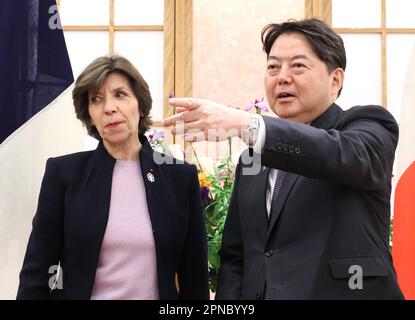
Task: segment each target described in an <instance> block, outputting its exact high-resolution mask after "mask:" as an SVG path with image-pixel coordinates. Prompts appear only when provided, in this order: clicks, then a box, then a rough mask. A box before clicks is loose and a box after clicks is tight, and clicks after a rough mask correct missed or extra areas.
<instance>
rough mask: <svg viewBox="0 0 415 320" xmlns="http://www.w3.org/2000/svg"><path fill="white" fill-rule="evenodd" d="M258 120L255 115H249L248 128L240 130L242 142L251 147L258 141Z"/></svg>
mask: <svg viewBox="0 0 415 320" xmlns="http://www.w3.org/2000/svg"><path fill="white" fill-rule="evenodd" d="M258 133H259V119H258V116H257V115H251V118H250V120H249V126H248V127H247V128H245V129H243V130H242V140H243V141H244V142H245V143H246V144H247V145H248V146H249V147H252V146H253V145H254V144H255V142H256V140H257V139H258Z"/></svg>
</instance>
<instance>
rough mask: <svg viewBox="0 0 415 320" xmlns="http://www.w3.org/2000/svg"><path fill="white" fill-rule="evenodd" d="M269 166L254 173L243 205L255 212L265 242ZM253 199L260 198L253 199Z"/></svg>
mask: <svg viewBox="0 0 415 320" xmlns="http://www.w3.org/2000/svg"><path fill="white" fill-rule="evenodd" d="M269 170H270V169H269V168H268V167H265V166H263V167H262V168H261V171H260V173H258V174H257V175H253V176H251V177H252V180H251V181H250V183H249V186H248V188H246V190H245V193H244V197H243V199H244V201H243V205H244V206H246V209H247V210H246V211H247V212H253V213H254V215H255V220H256V224H257V228H258V232H259V234H260V236H261V237H262V239H263V241H264V242H265V235H266V234H267V230H268V215H267V208H266V190H267V181H268V174H269ZM252 199H258V200H255V201H252Z"/></svg>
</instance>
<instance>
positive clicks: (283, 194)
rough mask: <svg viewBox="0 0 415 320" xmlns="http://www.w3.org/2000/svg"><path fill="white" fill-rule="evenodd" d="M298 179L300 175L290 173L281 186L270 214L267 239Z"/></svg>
mask: <svg viewBox="0 0 415 320" xmlns="http://www.w3.org/2000/svg"><path fill="white" fill-rule="evenodd" d="M297 179H298V175H297V174H294V173H290V172H287V174H286V176H285V179H284V182H283V184H282V186H281V190H280V192H279V194H278V197H277V199H276V201H275V203H274V204H273V207H272V210H271V213H270V218H269V224H268V230H267V231H268V232H267V239H268V237H269V236H270V234H271V231H272V229H273V227H274V225H275V223H276V221H277V220H278V217H279V216H280V214H281V211H282V209H283V207H284V205H285V202H286V201H287V198H288V195H289V194H290V192H291V189H292V188H293V186H294V184H295V182H296V181H297Z"/></svg>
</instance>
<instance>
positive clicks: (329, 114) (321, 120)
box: [267, 103, 342, 239]
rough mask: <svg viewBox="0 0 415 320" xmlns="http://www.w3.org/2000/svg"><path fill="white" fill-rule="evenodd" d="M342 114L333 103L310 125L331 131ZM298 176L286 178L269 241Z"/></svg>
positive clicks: (271, 219) (270, 225) (272, 218)
mask: <svg viewBox="0 0 415 320" xmlns="http://www.w3.org/2000/svg"><path fill="white" fill-rule="evenodd" d="M341 112H342V109H341V108H340V107H339V106H338V105H336V104H335V103H333V104H332V105H331V106H330V107H329V108H328V109H327V110H326V111H325V112H324V113H323V114H322V115H320V116H319V117H318V118H317V119H315V120H314V121H313V122H312V123H311V124H310V125H311V126H313V127H315V128H321V129H326V130H327V129H329V128H331V127H332V126H333V125H334V123H335V121H336V119H337V117H338V116H339V114H340V113H341ZM298 177H299V176H298V175H297V174H294V173H291V172H287V175H286V176H285V180H284V182H283V184H282V186H281V190H280V193H279V194H278V198H277V200H276V202H275V204H274V207H273V208H272V212H271V214H270V220H269V227H268V231H267V239H268V237H269V236H270V234H271V232H272V229H273V228H274V226H275V224H276V222H277V220H278V218H279V216H280V214H281V212H282V209H283V208H284V205H285V202H286V201H287V198H288V196H289V194H290V192H291V190H292V188H293V187H294V184H295V183H296V181H297V179H298Z"/></svg>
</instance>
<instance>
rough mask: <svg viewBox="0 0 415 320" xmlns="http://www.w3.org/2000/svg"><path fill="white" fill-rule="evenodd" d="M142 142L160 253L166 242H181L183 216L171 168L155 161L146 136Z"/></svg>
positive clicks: (144, 172)
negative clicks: (181, 220) (174, 192)
mask: <svg viewBox="0 0 415 320" xmlns="http://www.w3.org/2000/svg"><path fill="white" fill-rule="evenodd" d="M140 141H141V144H142V148H141V151H140V157H139V158H140V166H141V173H142V176H143V181H144V187H145V191H146V199H147V208H148V212H149V215H150V220H151V225H152V227H153V234H154V242H155V246H156V251H157V253H160V252H159V251H158V250H157V248H158V247H160V246H161V245H162V244H163V243H166V241H168V242H170V240H166V239H175V240H177V241H178V242H179V241H180V239H178V238H177V237H178V228H179V227H180V226H179V225H178V223H179V220H180V219H181V216H182V215H180V214H179V211H180V208H179V207H178V205H177V202H176V200H175V196H174V195H173V193H172V182H171V181H169V179H170V178H169V174H168V173H167V172H166V171H167V170H168V167H169V166H161V165H158V164H157V163H156V162H155V161H154V150H153V149H152V148H151V146H150V144H149V143H148V141H147V138H146V137H145V136H141V135H140ZM169 160H171V158H169ZM163 239H164V240H163ZM157 266H158V267H159V265H157Z"/></svg>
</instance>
